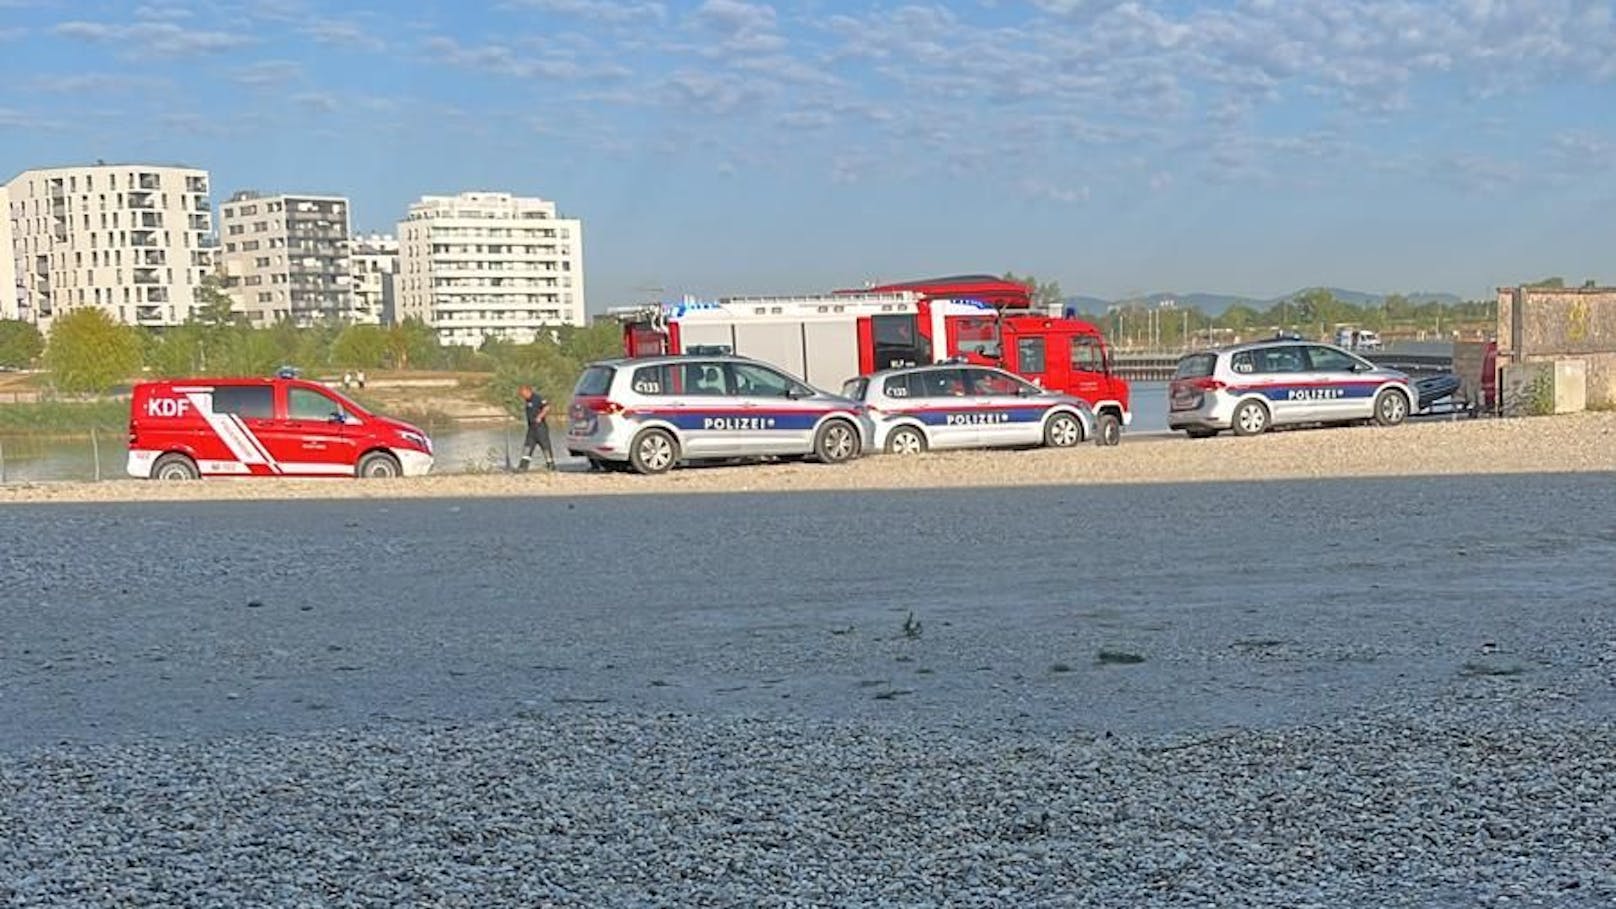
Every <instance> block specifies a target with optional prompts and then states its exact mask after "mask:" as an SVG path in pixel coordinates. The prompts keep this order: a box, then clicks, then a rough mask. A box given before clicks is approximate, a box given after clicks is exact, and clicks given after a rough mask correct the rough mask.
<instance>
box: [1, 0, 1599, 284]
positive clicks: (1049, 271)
mask: <svg viewBox="0 0 1616 909" xmlns="http://www.w3.org/2000/svg"><path fill="white" fill-rule="evenodd" d="M0 137H3V141H0V171H3V172H4V173H5V175H6V177H9V176H10V175H11V174H14V173H15V172H17V171H20V170H23V169H26V168H28V167H33V166H43V165H50V164H56V163H70V162H86V161H93V160H94V159H97V158H102V159H106V160H109V161H113V160H160V161H179V162H184V163H187V164H193V165H196V166H201V167H206V168H208V169H209V170H211V171H212V172H213V177H214V179H213V187H214V196H215V201H216V202H217V201H219V200H221V199H223V198H224V197H225V196H226V195H228V194H229V193H230V192H232V191H234V190H237V189H243V188H256V189H262V190H267V191H296V192H330V193H342V194H346V195H348V196H350V197H351V198H352V200H353V207H354V221H355V227H356V228H360V229H382V230H389V231H390V230H392V226H393V224H394V223H396V221H397V219H398V218H399V216H400V215H401V214H402V213H403V211H404V209H405V207H406V206H407V205H408V204H409V202H410V201H411V200H412V199H414V198H416V197H417V196H420V195H422V194H429V193H452V192H458V191H462V190H470V189H489V190H509V191H513V192H518V193H524V194H534V195H540V196H544V197H546V198H549V199H554V200H556V201H557V202H558V203H559V205H560V206H561V208H562V210H563V211H565V212H567V213H569V214H572V215H575V216H578V217H582V218H583V219H584V227H585V260H586V261H585V266H586V269H587V273H588V278H589V282H590V284H589V294H590V308H591V309H596V310H599V309H602V308H604V307H606V306H608V305H617V304H622V303H627V302H635V301H636V300H638V299H641V298H643V297H645V296H647V295H649V294H651V293H654V291H648V290H646V288H662V289H663V290H662V291H661V293H663V294H673V293H678V292H682V291H691V292H699V293H741V292H786V291H813V290H822V289H829V288H832V287H838V286H849V285H856V284H858V283H860V282H862V281H865V280H896V279H904V278H915V277H921V276H925V275H930V274H936V273H957V272H976V271H989V272H1002V271H1004V270H1006V269H1012V270H1015V271H1016V272H1018V273H1027V272H1031V273H1034V274H1036V275H1038V276H1040V277H1044V278H1053V279H1056V280H1058V281H1060V282H1061V285H1062V287H1063V288H1064V289H1065V290H1066V291H1068V292H1069V293H1079V292H1082V293H1092V294H1097V295H1101V296H1110V297H1114V296H1121V295H1126V294H1132V293H1142V292H1148V291H1157V290H1177V291H1190V290H1206V291H1218V292H1227V293H1238V294H1249V295H1253V296H1260V297H1266V296H1271V295H1275V294H1279V293H1283V292H1287V291H1290V290H1294V289H1297V288H1299V287H1302V286H1305V285H1312V284H1329V285H1338V286H1345V287H1352V288H1356V289H1362V290H1368V291H1393V290H1404V291H1412V290H1443V291H1451V292H1455V293H1460V294H1463V295H1465V296H1469V297H1481V296H1484V295H1489V293H1490V290H1491V288H1492V287H1493V286H1495V285H1497V284H1501V283H1510V282H1513V281H1517V280H1523V279H1531V278H1538V277H1543V276H1546V275H1551V274H1557V275H1564V276H1565V277H1566V278H1567V279H1568V280H1574V281H1581V280H1582V279H1584V278H1598V279H1600V280H1602V281H1605V282H1616V12H1613V3H1612V2H1587V0H1449V2H1421V0H1359V2H1351V0H1238V2H1199V3H1198V2H1188V0H1172V2H1169V0H1157V2H1150V0H1138V2H1115V0H1031V2H1018V0H975V2H959V3H951V4H922V3H917V4H904V3H872V2H832V0H807V2H800V3H791V4H786V3H775V4H772V5H771V4H769V3H763V2H749V0H694V2H672V0H669V2H652V0H624V2H611V0H496V2H491V3H490V2H484V3H478V2H452V0H427V2H419V3H414V4H409V3H403V2H399V3H383V2H365V0H350V2H343V3H334V2H324V0H256V2H232V0H222V2H217V0H216V2H205V3H204V2H195V0H166V2H165V0H152V2H147V3H137V2H128V3H105V2H96V0H0ZM0 179H3V178H0Z"/></svg>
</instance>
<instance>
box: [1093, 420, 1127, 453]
mask: <svg viewBox="0 0 1616 909" xmlns="http://www.w3.org/2000/svg"><path fill="white" fill-rule="evenodd" d="M1094 441H1095V444H1097V445H1117V444H1120V443H1121V442H1122V421H1121V420H1119V419H1117V415H1116V414H1114V413H1102V414H1100V416H1099V418H1098V419H1097V420H1095V421H1094Z"/></svg>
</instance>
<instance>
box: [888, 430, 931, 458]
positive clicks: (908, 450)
mask: <svg viewBox="0 0 1616 909" xmlns="http://www.w3.org/2000/svg"><path fill="white" fill-rule="evenodd" d="M925 451H926V436H925V434H924V433H922V432H921V431H920V430H918V429H916V428H914V427H913V426H900V427H898V428H897V429H894V430H892V434H891V435H889V436H887V454H896V455H915V454H923V453H924V452H925Z"/></svg>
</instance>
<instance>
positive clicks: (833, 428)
mask: <svg viewBox="0 0 1616 909" xmlns="http://www.w3.org/2000/svg"><path fill="white" fill-rule="evenodd" d="M858 453H859V437H858V430H856V429H854V428H853V427H852V426H851V425H849V424H848V423H847V421H846V420H831V421H830V422H829V423H826V424H825V425H824V426H821V427H820V428H819V434H818V435H817V436H815V437H814V456H815V457H817V458H819V460H820V461H822V462H824V463H826V464H840V463H842V462H843V461H851V460H853V459H854V458H856V457H858Z"/></svg>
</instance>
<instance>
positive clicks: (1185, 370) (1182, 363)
mask: <svg viewBox="0 0 1616 909" xmlns="http://www.w3.org/2000/svg"><path fill="white" fill-rule="evenodd" d="M1217 365H1218V355H1217V354H1212V353H1199V354H1190V355H1189V356H1187V357H1184V358H1182V359H1180V360H1179V361H1178V370H1177V371H1176V372H1174V373H1173V378H1175V379H1200V378H1204V377H1206V376H1210V375H1211V374H1212V370H1213V369H1215V368H1216V367H1217Z"/></svg>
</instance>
